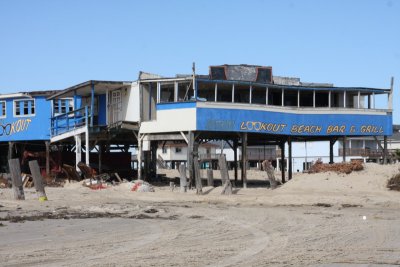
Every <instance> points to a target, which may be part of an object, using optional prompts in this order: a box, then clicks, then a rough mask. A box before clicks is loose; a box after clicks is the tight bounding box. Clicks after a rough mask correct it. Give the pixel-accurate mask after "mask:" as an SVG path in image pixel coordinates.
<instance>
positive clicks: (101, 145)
mask: <svg viewBox="0 0 400 267" xmlns="http://www.w3.org/2000/svg"><path fill="white" fill-rule="evenodd" d="M98 146H99V174H101V173H103V166H102V161H103V144H102V143H101V142H99V145H98Z"/></svg>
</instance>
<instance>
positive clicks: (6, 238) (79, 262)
mask: <svg viewBox="0 0 400 267" xmlns="http://www.w3.org/2000/svg"><path fill="white" fill-rule="evenodd" d="M399 166H400V165H399V164H397V165H385V166H383V165H378V164H366V168H365V170H363V171H360V172H353V173H351V174H349V175H346V174H336V173H318V174H303V173H295V174H294V177H293V179H292V180H291V181H289V182H287V183H285V184H284V185H283V186H280V187H279V188H278V189H275V190H270V189H269V188H268V184H267V182H265V177H266V174H265V173H263V172H260V171H254V170H250V171H249V172H248V176H249V180H250V181H249V188H247V189H243V188H240V187H238V188H235V189H234V192H235V194H233V195H230V196H225V195H224V196H223V195H221V194H220V192H221V190H222V188H221V187H215V188H213V187H204V188H203V192H204V194H203V195H201V196H198V195H196V194H195V190H190V191H188V192H187V193H180V192H179V188H176V189H175V190H174V191H171V190H170V187H169V184H168V185H165V186H161V185H156V186H155V191H156V192H154V193H138V192H131V191H130V188H131V187H132V184H131V183H123V184H120V185H118V186H112V187H109V188H107V189H103V190H91V189H89V188H87V187H83V186H82V185H81V183H71V184H67V185H66V186H65V187H64V188H46V193H47V196H48V198H49V201H46V202H39V201H38V200H37V196H36V193H35V192H34V190H33V189H29V190H26V200H25V201H15V200H12V191H11V190H9V189H0V218H1V221H0V223H1V224H0V237H1V238H0V266H398V265H400V209H399V207H400V192H397V191H389V190H388V189H387V188H386V181H387V180H388V179H389V178H390V177H391V176H392V175H393V174H395V173H396V172H398V168H399ZM160 172H163V173H165V174H166V175H167V177H170V178H174V177H177V176H178V173H177V172H176V171H173V170H162V171H161V170H160ZM215 176H216V177H217V176H218V174H217V172H216V173H215ZM276 176H277V177H279V176H280V174H279V173H277V174H276ZM230 177H233V174H232V173H230ZM1 225H2V226H1Z"/></svg>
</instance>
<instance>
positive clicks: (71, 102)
mask: <svg viewBox="0 0 400 267" xmlns="http://www.w3.org/2000/svg"><path fill="white" fill-rule="evenodd" d="M60 100H61V101H62V100H69V101H68V106H67V105H66V106H65V111H66V112H65V113H62V112H56V110H55V109H54V101H57V102H58V101H60ZM60 104H61V103H60ZM61 106H62V105H59V107H58V108H59V109H61ZM70 106H72V110H69V107H70ZM67 108H68V111H67ZM51 110H52V113H53V117H55V116H58V115H62V114H66V113H68V112H70V111H74V110H75V103H74V98H73V97H62V98H57V99H52V101H51ZM57 111H58V110H57ZM71 117H72V114H71Z"/></svg>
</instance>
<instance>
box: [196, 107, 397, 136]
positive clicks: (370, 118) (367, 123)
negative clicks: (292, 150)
mask: <svg viewBox="0 0 400 267" xmlns="http://www.w3.org/2000/svg"><path fill="white" fill-rule="evenodd" d="M392 124H393V123H392V116H391V115H363V114H294V113H284V112H272V111H261V110H243V109H217V108H197V130H204V131H242V132H254V133H266V134H282V135H294V136H307V135H308V136H330V135H348V136H366V135H392Z"/></svg>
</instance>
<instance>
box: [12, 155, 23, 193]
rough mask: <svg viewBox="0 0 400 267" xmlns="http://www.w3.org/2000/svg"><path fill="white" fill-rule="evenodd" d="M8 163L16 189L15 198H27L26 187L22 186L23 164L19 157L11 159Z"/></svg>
mask: <svg viewBox="0 0 400 267" xmlns="http://www.w3.org/2000/svg"><path fill="white" fill-rule="evenodd" d="M8 165H9V168H10V173H11V182H12V188H13V191H14V199H16V200H25V194H24V188H23V186H22V177H21V166H20V165H19V159H9V160H8Z"/></svg>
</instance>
